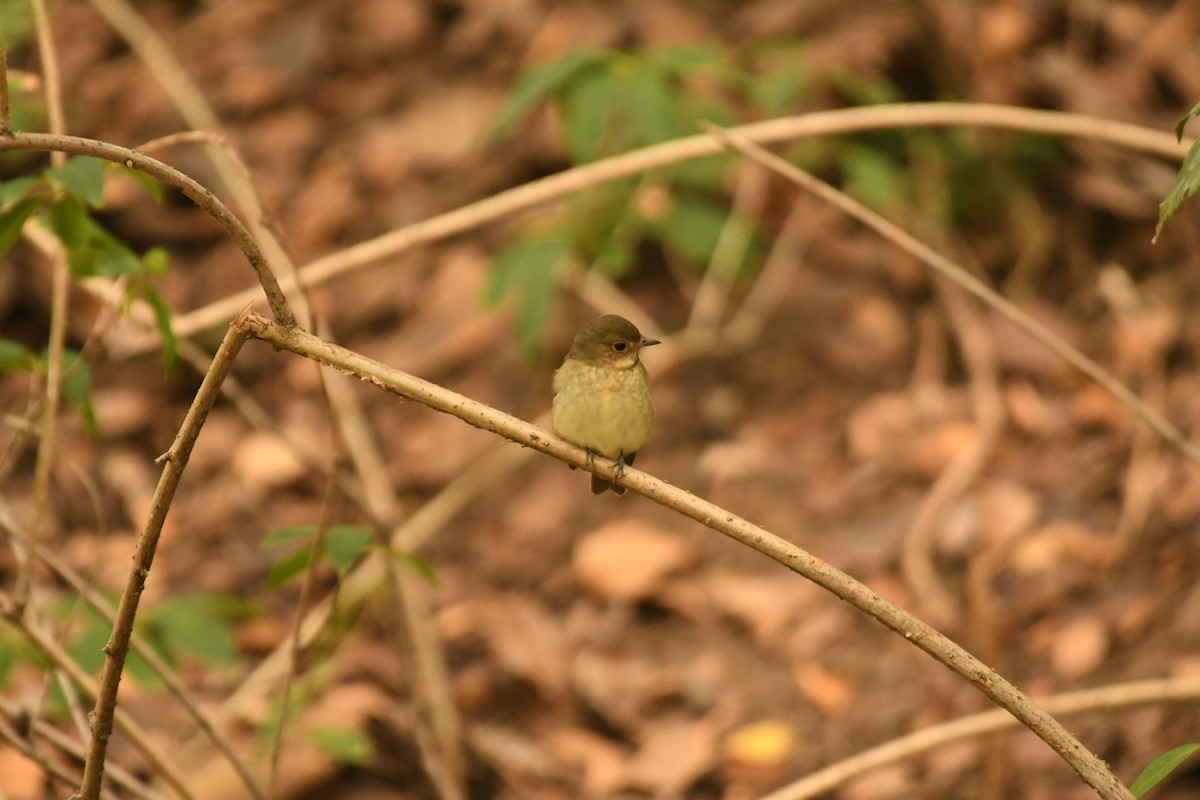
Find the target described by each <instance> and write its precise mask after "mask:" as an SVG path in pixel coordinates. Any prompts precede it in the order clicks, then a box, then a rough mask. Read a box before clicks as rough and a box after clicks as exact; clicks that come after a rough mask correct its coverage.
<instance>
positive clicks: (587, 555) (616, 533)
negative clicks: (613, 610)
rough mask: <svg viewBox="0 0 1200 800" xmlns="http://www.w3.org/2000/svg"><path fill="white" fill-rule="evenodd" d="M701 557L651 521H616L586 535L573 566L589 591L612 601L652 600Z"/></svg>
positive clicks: (577, 551) (680, 539) (628, 519)
mask: <svg viewBox="0 0 1200 800" xmlns="http://www.w3.org/2000/svg"><path fill="white" fill-rule="evenodd" d="M695 558H696V551H695V547H694V546H693V545H692V544H691V543H689V542H687V541H685V540H684V539H682V538H680V537H679V536H678V535H677V534H674V533H671V532H670V531H667V530H664V529H662V528H659V527H657V526H655V525H652V524H650V523H648V522H643V521H641V520H637V519H632V518H626V519H620V520H614V521H613V522H610V523H608V524H607V525H604V526H602V527H600V528H598V529H596V530H594V531H592V532H591V533H588V534H586V535H585V536H584V537H583V539H581V540H580V541H579V544H578V545H576V547H575V552H574V554H573V555H572V559H571V566H572V568H573V569H574V571H575V577H576V578H577V579H578V580H579V582H580V583H581V584H582V585H583V586H584V587H586V588H587V589H589V590H591V591H593V592H595V593H597V594H599V595H601V596H602V597H606V598H608V599H609V600H617V601H624V602H628V601H633V600H643V599H646V598H649V597H653V596H654V594H655V593H657V592H658V591H659V590H660V589H661V588H662V587H663V585H664V583H665V582H666V580H667V578H668V577H669V576H670V575H671V574H672V573H675V572H677V571H679V570H680V569H682V568H684V567H685V566H687V565H688V564H690V563H692V562H693V561H694V560H695Z"/></svg>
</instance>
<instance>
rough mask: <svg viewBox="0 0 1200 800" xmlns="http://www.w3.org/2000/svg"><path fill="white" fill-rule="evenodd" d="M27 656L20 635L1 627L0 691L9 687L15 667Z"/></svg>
mask: <svg viewBox="0 0 1200 800" xmlns="http://www.w3.org/2000/svg"><path fill="white" fill-rule="evenodd" d="M27 655H28V654H27V652H26V646H25V643H24V642H23V641H22V639H21V637H20V635H19V634H18V633H17V632H16V631H14V630H11V629H9V628H4V627H0V689H3V688H6V687H7V684H8V676H9V675H11V674H12V670H13V667H15V666H16V665H17V662H18V661H20V660H21V659H22V658H23V657H26V656H27Z"/></svg>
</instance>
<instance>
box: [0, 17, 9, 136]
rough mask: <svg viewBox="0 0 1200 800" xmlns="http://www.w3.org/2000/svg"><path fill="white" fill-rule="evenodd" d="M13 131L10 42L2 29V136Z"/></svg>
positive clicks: (0, 79) (0, 98) (0, 93)
mask: <svg viewBox="0 0 1200 800" xmlns="http://www.w3.org/2000/svg"><path fill="white" fill-rule="evenodd" d="M10 133H12V107H11V105H10V101H9V97H8V42H7V41H5V38H4V31H2V30H0V136H8V135H9V134H10Z"/></svg>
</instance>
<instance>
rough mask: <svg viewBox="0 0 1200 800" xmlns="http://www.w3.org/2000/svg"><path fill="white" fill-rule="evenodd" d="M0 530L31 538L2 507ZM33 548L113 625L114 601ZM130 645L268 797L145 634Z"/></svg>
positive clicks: (256, 792)
mask: <svg viewBox="0 0 1200 800" xmlns="http://www.w3.org/2000/svg"><path fill="white" fill-rule="evenodd" d="M0 529H3V530H5V531H7V532H8V534H9V535H10V536H13V537H16V538H20V539H27V538H28V533H27V532H25V531H22V530H21V527H20V526H19V525H18V524H17V522H16V520H14V519H12V518H11V517H10V516H9V515H8V514H7V513H6V512H5V511H4V510H3V509H0ZM33 550H34V553H35V555H36V556H37V557H38V558H39V559H41V560H42V561H43V562H44V563H45V564H46V566H48V567H49V568H50V570H51V571H52V572H53V573H54V574H55V575H57V576H58V577H59V578H60V579H62V581H63V582H65V583H66V584H67V585H68V586H70V587H71V588H72V589H74V590H75V591H76V592H77V593H78V594H79V596H80V597H81V598H82V599H83V601H84V602H85V603H87V605H88V607H89V608H91V609H92V610H93V611H95V612H96V613H97V614H99V615H100V616H102V617H103V618H104V619H106V620H108V622H109V623H110V624H111V623H113V622H115V621H116V618H117V615H116V612H115V610H114V609H113V607H112V605H111V603H110V602H109V601H108V600H107V599H106V598H104V597H102V596H101V595H100V594H99V593H98V592H96V591H95V590H93V589H91V588H89V587H88V585H87V583H86V582H85V581H84V579H83V577H82V576H81V575H79V573H77V572H76V571H75V570H74V569H73V568H72V567H71V566H70V565H69V564H67V563H66V562H65V561H63V560H62V559H61V558H59V557H58V555H56V554H55V553H54V551H53V550H51V549H50V548H48V547H46V546H44V545H38V546H37V547H36V548H33ZM130 645H131V647H132V648H133V651H134V652H135V653H137V654H138V656H140V657H141V658H142V659H143V660H145V662H146V665H147V666H148V667H149V668H150V670H151V671H152V672H153V673H154V674H155V675H156V676H158V678H159V679H160V680H161V681H162V682H163V684H164V685H165V686H166V687H167V690H168V691H170V692H171V693H172V694H174V695H175V697H176V698H177V699H178V700H179V702H180V703H181V704H182V705H183V707H184V708H185V709H186V710H187V712H188V714H190V715H191V717H192V719H194V720H195V721H196V724H197V725H198V726H199V727H200V729H201V730H202V731H203V732H204V734H205V736H206V737H207V738H208V739H209V741H211V742H212V743H213V745H214V746H215V747H216V748H217V749H218V750H220V751H221V753H222V754H223V755H224V756H225V759H226V760H227V761H228V762H229V763H230V764H231V765H232V766H233V768H234V770H235V771H236V772H237V773H238V775H239V776H240V777H241V779H242V783H243V784H245V786H246V788H247V789H248V790H249V792H250V794H251V796H253V797H255V798H257V800H265V797H266V795H265V793H264V792H263V790H262V789H261V788H260V787H259V786H258V783H257V782H256V781H255V780H254V776H253V775H252V774H251V773H250V770H249V768H248V767H247V766H246V765H245V763H243V762H242V760H241V759H240V758H239V757H238V755H237V753H236V752H235V751H234V749H233V745H232V744H230V743H229V740H228V739H227V738H226V737H225V736H223V735H222V734H221V732H220V731H219V730H218V729H217V726H216V723H215V722H214V721H213V720H212V718H211V717H210V716H209V715H208V713H207V712H206V711H204V709H202V708H201V707H200V706H199V704H198V703H197V702H196V700H195V698H194V697H192V695H191V693H189V692H188V689H187V687H186V686H184V684H183V681H181V680H180V679H179V676H178V675H177V674H176V673H175V672H174V671H173V670H172V669H171V668H170V667H168V666H167V665H166V663H165V662H163V660H162V657H161V656H159V655H158V653H157V652H156V651H155V650H154V648H152V647H150V646H149V645H147V644H146V643H145V641H143V640H142V637H141V636H140V635H138V634H137V633H136V632H135V633H134V636H133V638H132V640H131V641H130ZM93 696H94V695H93ZM79 758H80V760H81V761H82V760H83V755H82V753H81V754H80V756H79Z"/></svg>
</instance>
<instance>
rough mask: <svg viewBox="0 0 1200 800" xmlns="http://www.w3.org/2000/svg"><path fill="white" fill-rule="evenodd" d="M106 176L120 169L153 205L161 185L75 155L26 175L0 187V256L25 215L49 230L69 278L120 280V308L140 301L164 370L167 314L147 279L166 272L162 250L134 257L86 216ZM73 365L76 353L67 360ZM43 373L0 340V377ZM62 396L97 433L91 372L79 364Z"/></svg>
mask: <svg viewBox="0 0 1200 800" xmlns="http://www.w3.org/2000/svg"><path fill="white" fill-rule="evenodd" d="M109 170H122V171H124V172H126V173H127V174H130V175H134V176H137V177H138V180H139V182H141V183H142V184H143V185H144V186H146V187H147V189H148V191H150V192H151V193H152V194H153V195H154V196H155V198H156V199H160V198H161V187H159V186H158V184H157V183H156V182H155V181H152V180H150V179H149V178H147V177H146V176H143V175H141V174H140V173H137V172H135V171H133V170H129V169H127V168H126V167H123V166H120V165H113V164H109V163H108V162H106V161H102V160H100V159H97V158H91V157H88V156H75V157H73V158H70V159H68V160H67V161H66V162H64V163H63V164H61V165H59V166H56V167H49V168H47V169H44V170H42V171H41V172H39V173H37V174H36V175H25V176H21V177H18V178H14V179H12V180H8V181H4V182H3V183H0V258H3V256H4V255H5V254H7V253H8V251H9V250H10V249H11V248H12V246H13V245H14V244H15V243H16V241H17V239H18V238H19V237H20V235H21V229H22V227H23V226H24V225H25V223H26V222H27V221H28V220H29V219H30V218H32V217H35V216H39V221H40V222H41V223H42V224H43V225H44V226H45V227H46V228H47V229H49V230H50V231H51V232H52V233H53V234H54V235H55V236H56V237H57V238H58V240H59V242H60V243H61V244H62V246H63V249H64V251H65V252H66V255H67V265H68V267H69V268H70V271H71V275H72V276H73V277H75V278H93V277H105V278H112V279H116V278H122V279H123V280H124V282H125V306H126V307H128V304H129V303H130V302H132V301H133V300H134V299H142V300H145V301H146V302H147V303H148V304H149V306H150V308H151V309H152V311H153V313H154V319H155V322H156V324H157V327H158V330H159V333H160V334H161V336H162V340H163V364H164V366H165V368H166V369H167V370H168V371H170V370H171V369H173V368H174V366H175V364H176V363H177V362H178V341H177V339H176V337H175V334H174V331H173V330H172V328H171V313H170V309H169V308H168V307H167V304H166V302H165V301H164V300H163V298H162V295H160V294H159V292H158V290H157V289H156V288H155V287H154V284H153V279H155V278H158V277H161V276H163V275H164V274H166V271H167V268H168V263H169V262H168V258H167V253H166V251H165V250H164V249H163V248H161V247H152V248H150V249H149V250H148V251H147V252H146V253H144V254H142V255H138V254H136V253H134V252H133V250H132V249H130V247H129V246H128V245H126V244H125V243H124V242H122V241H121V240H120V239H118V238H117V237H115V236H113V235H112V234H111V233H110V232H109V231H107V230H106V229H105V228H104V227H103V226H102V225H101V224H100V223H99V222H97V221H96V220H95V219H94V218H93V216H92V214H93V212H94V211H96V210H99V209H100V208H101V206H102V203H103V198H104V179H105V176H106V174H107V172H108V171H109ZM70 359H71V361H72V362H75V361H76V359H78V353H75V354H72V355H71V356H70ZM44 368H45V360H44V358H43V359H36V358H30V357H29V355H28V352H27V351H26V350H25V349H24V348H23V347H22V346H21V345H19V344H17V343H15V342H11V341H8V340H0V372H15V371H22V370H31V371H32V370H37V369H42V370H44ZM66 380H67V381H68V384H69V385H68V386H66V387H65V389H64V391H65V394H66V395H67V396H68V398H69V399H70V400H71V401H72V403H73V404H74V405H75V407H76V408H77V409H79V411H80V413H81V414H83V418H84V422H85V424H86V425H87V427H88V430H89V431H91V432H93V433H94V432H95V431H96V419H95V415H94V413H93V412H92V407H91V401H90V397H89V396H88V391H89V389H90V385H91V370H90V369H89V368H88V366H87V364H85V363H84V362H82V361H79V362H78V363H77V364H75V365H74V366H73V367H72V368H71V370H70V371H69V372H67V373H66Z"/></svg>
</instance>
